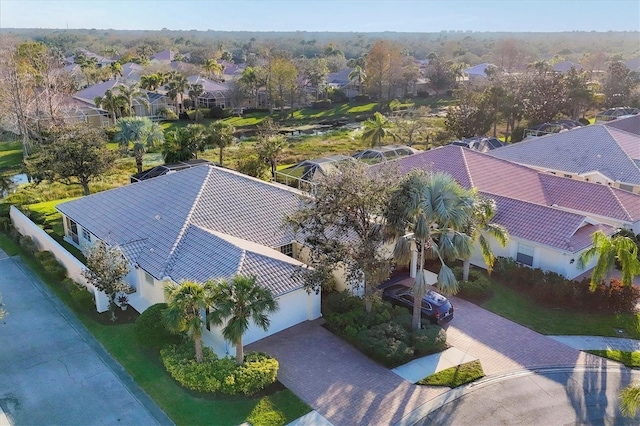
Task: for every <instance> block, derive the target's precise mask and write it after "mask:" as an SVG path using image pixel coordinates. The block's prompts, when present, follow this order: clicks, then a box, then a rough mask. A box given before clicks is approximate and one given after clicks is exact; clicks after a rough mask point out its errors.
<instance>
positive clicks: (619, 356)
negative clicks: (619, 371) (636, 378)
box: [585, 349, 640, 368]
mask: <svg viewBox="0 0 640 426" xmlns="http://www.w3.org/2000/svg"><path fill="white" fill-rule="evenodd" d="M585 352H588V353H590V354H593V355H597V356H600V357H603V358H608V359H610V360H613V361H617V362H621V363H623V364H624V365H626V366H627V367H630V368H640V352H638V351H636V352H626V351H618V350H613V349H607V350H593V351H585Z"/></svg>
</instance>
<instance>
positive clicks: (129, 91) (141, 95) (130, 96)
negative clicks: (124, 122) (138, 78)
mask: <svg viewBox="0 0 640 426" xmlns="http://www.w3.org/2000/svg"><path fill="white" fill-rule="evenodd" d="M118 90H119V91H120V96H121V97H122V98H123V99H124V100H125V101H126V104H127V106H126V114H127V116H129V117H131V116H134V115H136V113H135V110H134V109H133V102H134V101H136V102H138V103H139V104H141V105H144V106H145V108H147V109H149V108H151V106H150V104H149V95H147V94H146V93H145V92H144V91H143V90H141V89H140V86H139V85H138V83H134V84H132V85H130V86H125V85H124V84H121V85H120V86H119V88H118Z"/></svg>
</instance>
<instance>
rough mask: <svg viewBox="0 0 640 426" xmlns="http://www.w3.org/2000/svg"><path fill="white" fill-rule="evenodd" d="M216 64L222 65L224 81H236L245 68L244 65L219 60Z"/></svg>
mask: <svg viewBox="0 0 640 426" xmlns="http://www.w3.org/2000/svg"><path fill="white" fill-rule="evenodd" d="M218 63H219V64H220V65H222V67H223V71H222V77H223V79H224V81H236V80H237V79H239V78H240V77H242V72H243V71H244V70H245V68H247V65H246V64H234V63H233V62H229V61H223V60H219V61H218Z"/></svg>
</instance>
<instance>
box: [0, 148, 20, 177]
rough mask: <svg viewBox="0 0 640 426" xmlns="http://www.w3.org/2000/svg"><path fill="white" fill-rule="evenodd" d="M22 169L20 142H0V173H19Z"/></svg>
mask: <svg viewBox="0 0 640 426" xmlns="http://www.w3.org/2000/svg"><path fill="white" fill-rule="evenodd" d="M21 169H22V143H21V142H20V141H10V142H0V173H2V174H12V173H14V174H15V173H19V172H20V170H21Z"/></svg>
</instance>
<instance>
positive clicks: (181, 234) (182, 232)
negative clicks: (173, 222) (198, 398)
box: [162, 167, 211, 275]
mask: <svg viewBox="0 0 640 426" xmlns="http://www.w3.org/2000/svg"><path fill="white" fill-rule="evenodd" d="M196 169H198V168H197V167H193V168H192V169H191V170H196ZM210 176H211V169H209V170H207V176H206V177H205V178H204V179H203V180H202V184H201V185H200V190H199V191H198V194H197V195H196V196H195V198H194V200H193V203H192V204H191V209H190V210H189V213H187V217H186V218H185V220H184V223H183V224H182V228H180V232H178V236H177V237H176V240H175V241H174V243H173V244H172V245H171V249H170V250H169V254H168V255H167V260H166V264H165V267H164V268H163V270H162V271H163V273H164V275H167V274H166V272H167V271H168V269H169V266H170V265H171V264H172V259H171V258H172V257H173V254H174V253H175V252H176V250H177V249H178V246H179V245H180V242H181V241H182V238H183V237H184V235H185V233H186V231H187V229H188V228H189V226H190V225H191V216H192V215H193V211H194V210H195V208H196V206H197V205H198V200H200V197H201V196H202V193H203V192H204V187H205V184H206V183H207V181H208V180H209V177H210Z"/></svg>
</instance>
